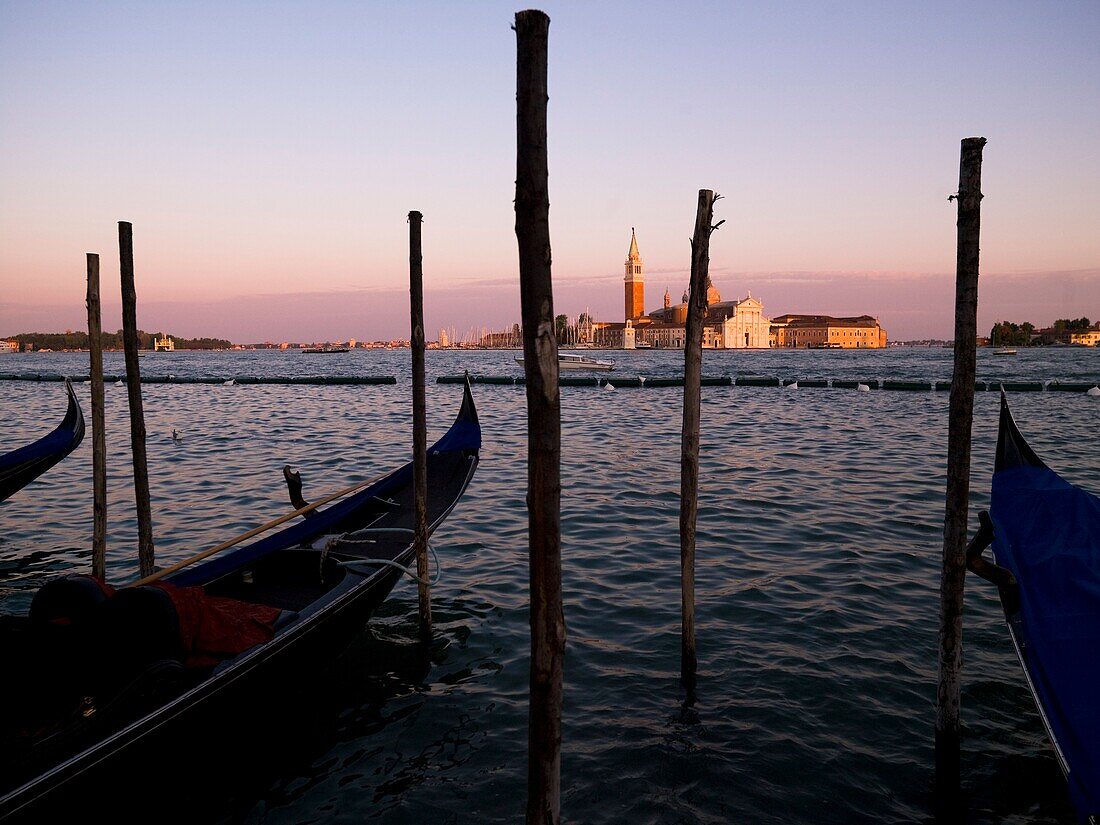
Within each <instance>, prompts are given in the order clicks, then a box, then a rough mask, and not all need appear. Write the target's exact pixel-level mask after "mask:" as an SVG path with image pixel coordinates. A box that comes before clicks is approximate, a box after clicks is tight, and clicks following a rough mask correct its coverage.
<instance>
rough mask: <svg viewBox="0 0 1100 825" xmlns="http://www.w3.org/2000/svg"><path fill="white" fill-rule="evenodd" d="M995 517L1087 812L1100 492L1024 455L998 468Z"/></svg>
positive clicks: (1094, 755) (1095, 715)
mask: <svg viewBox="0 0 1100 825" xmlns="http://www.w3.org/2000/svg"><path fill="white" fill-rule="evenodd" d="M1040 463H1041V462H1040ZM990 517H991V518H992V520H993V531H994V532H993V536H994V538H993V552H994V555H995V556H996V560H997V563H998V564H1000V565H1002V566H1004V567H1007V568H1008V569H1009V570H1010V571H1012V573H1013V575H1015V576H1016V580H1017V582H1018V583H1019V596H1020V612H1019V616H1018V622H1014V627H1015V628H1016V633H1017V640H1018V643H1019V645H1020V647H1021V653H1022V658H1023V660H1024V663H1025V666H1026V668H1027V671H1028V675H1029V676H1030V678H1031V682H1032V685H1033V688H1034V690H1035V693H1036V699H1037V701H1038V702H1039V703H1040V705H1041V707H1042V710H1043V712H1044V713H1045V715H1046V717H1047V721H1048V724H1049V726H1050V730H1051V733H1052V734H1053V736H1054V738H1055V740H1056V744H1057V746H1058V748H1059V749H1060V750H1061V753H1062V755H1063V756H1064V758H1065V761H1066V763H1067V765H1066V766H1067V768H1068V773H1067V781H1068V784H1069V789H1070V795H1071V797H1072V799H1073V803H1074V805H1075V807H1076V808H1077V812H1078V814H1079V815H1080V816H1081V818H1082V820H1084V819H1086V818H1087V817H1088V816H1092V815H1096V814H1098V813H1100V498H1097V497H1096V496H1094V495H1092V494H1090V493H1087V492H1085V491H1084V490H1081V489H1079V488H1077V487H1074V486H1073V485H1071V484H1069V483H1068V482H1066V481H1065V480H1063V479H1062V478H1061V477H1059V476H1058V475H1057V474H1056V473H1054V472H1053V471H1051V470H1049V469H1048V468H1046V467H1044V466H1027V465H1026V464H1023V463H1021V464H1020V465H1017V466H1011V467H1004V468H1002V469H999V470H998V471H997V472H995V473H994V475H993V492H992V502H991V507H990ZM1009 618H1010V620H1012V619H1014V618H1017V617H1009Z"/></svg>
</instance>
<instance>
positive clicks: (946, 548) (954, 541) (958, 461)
mask: <svg viewBox="0 0 1100 825" xmlns="http://www.w3.org/2000/svg"><path fill="white" fill-rule="evenodd" d="M984 146H985V138H966V139H965V140H963V142H962V158H961V162H960V165H959V191H958V194H957V195H956V196H954V197H957V199H958V208H959V213H958V258H957V262H956V270H955V273H956V274H955V370H954V373H953V374H952V376H951V398H950V401H949V411H948V427H947V496H946V497H947V507H946V512H945V515H944V521H943V572H942V575H941V577H940V661H939V684H938V686H937V689H936V786H937V790H938V791H939V792H940V795H941V797H940V798H941V802H942V801H943V799H944V798H945V797H948V796H954V794H956V793H957V792H958V789H959V671H960V669H961V667H962V630H963V628H962V614H963V585H964V582H965V580H966V520H967V510H968V508H967V499H968V497H969V495H970V430H971V424H972V423H973V420H974V373H975V359H976V348H977V336H978V243H979V234H980V228H981V203H982V147H984Z"/></svg>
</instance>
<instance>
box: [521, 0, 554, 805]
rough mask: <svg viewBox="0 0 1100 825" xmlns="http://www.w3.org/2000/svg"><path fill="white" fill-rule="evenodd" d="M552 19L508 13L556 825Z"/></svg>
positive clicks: (536, 744)
mask: <svg viewBox="0 0 1100 825" xmlns="http://www.w3.org/2000/svg"><path fill="white" fill-rule="evenodd" d="M549 30H550V18H549V17H548V16H547V15H546V14H545V13H543V12H541V11H534V10H530V11H521V12H517V13H516V23H515V31H516V45H517V71H516V110H517V116H516V127H517V128H516V138H517V141H516V239H517V241H518V243H519V279H520V300H521V304H522V317H523V371H524V374H525V376H526V379H527V514H528V529H529V532H530V537H529V552H530V571H531V572H530V576H531V688H530V690H531V708H530V716H529V718H528V738H527V742H528V754H527V822H528V825H556V823H558V822H560V821H561V701H562V665H563V660H564V658H565V618H564V614H563V612H562V594H561V397H560V395H559V389H558V342H557V338H556V337H555V335H554V296H553V288H552V284H551V279H550V196H549V192H548V189H547V178H548V174H549V173H548V170H547V159H546V103H547V85H546V65H547V39H548V37H547V36H548V33H549Z"/></svg>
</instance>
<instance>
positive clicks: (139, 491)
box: [118, 221, 153, 578]
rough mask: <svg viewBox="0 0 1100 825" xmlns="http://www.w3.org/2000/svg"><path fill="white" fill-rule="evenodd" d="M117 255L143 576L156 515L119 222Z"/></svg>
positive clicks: (126, 244) (126, 228)
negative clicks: (151, 494) (150, 496)
mask: <svg viewBox="0 0 1100 825" xmlns="http://www.w3.org/2000/svg"><path fill="white" fill-rule="evenodd" d="M118 256H119V269H120V272H121V275H122V343H123V348H124V350H125V353H126V395H127V397H128V398H129V400H130V445H131V448H132V450H133V455H134V498H135V500H136V502H137V520H138V564H139V567H140V570H141V576H142V577H143V578H144V577H145V576H148V575H151V574H152V572H153V516H152V511H151V509H150V506H149V467H148V460H147V458H146V454H145V410H144V408H143V407H142V405H141V370H140V368H139V367H138V346H139V343H138V334H137V333H138V329H137V294H136V292H135V291H134V227H133V225H132V224H130V223H128V222H127V221H119V222H118Z"/></svg>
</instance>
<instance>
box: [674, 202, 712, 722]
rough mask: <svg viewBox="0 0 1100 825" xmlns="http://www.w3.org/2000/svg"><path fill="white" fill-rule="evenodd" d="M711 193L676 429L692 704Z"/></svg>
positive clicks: (698, 214) (702, 226)
mask: <svg viewBox="0 0 1100 825" xmlns="http://www.w3.org/2000/svg"><path fill="white" fill-rule="evenodd" d="M714 201H715V195H714V192H712V191H711V190H710V189H700V190H699V203H698V205H697V207H696V210H695V234H694V235H693V236H692V239H691V285H690V292H689V298H688V312H687V327H686V329H685V330H684V426H683V429H682V430H681V432H680V622H681V635H680V681H681V682H682V683H683V685H684V689H685V690H686V691H687V699H688V701H687V704H688V705H689V706H690V705H692V704H694V697H695V672H696V665H697V661H698V660H697V657H696V653H695V524H696V521H697V518H698V515H699V418H700V389H699V387H700V381H701V378H702V371H703V323H704V321H705V320H706V315H707V275H708V273H709V270H710V234H711V232H713V231H714V228H713V227H712V226H711V219H712V218H713V216H714Z"/></svg>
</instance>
